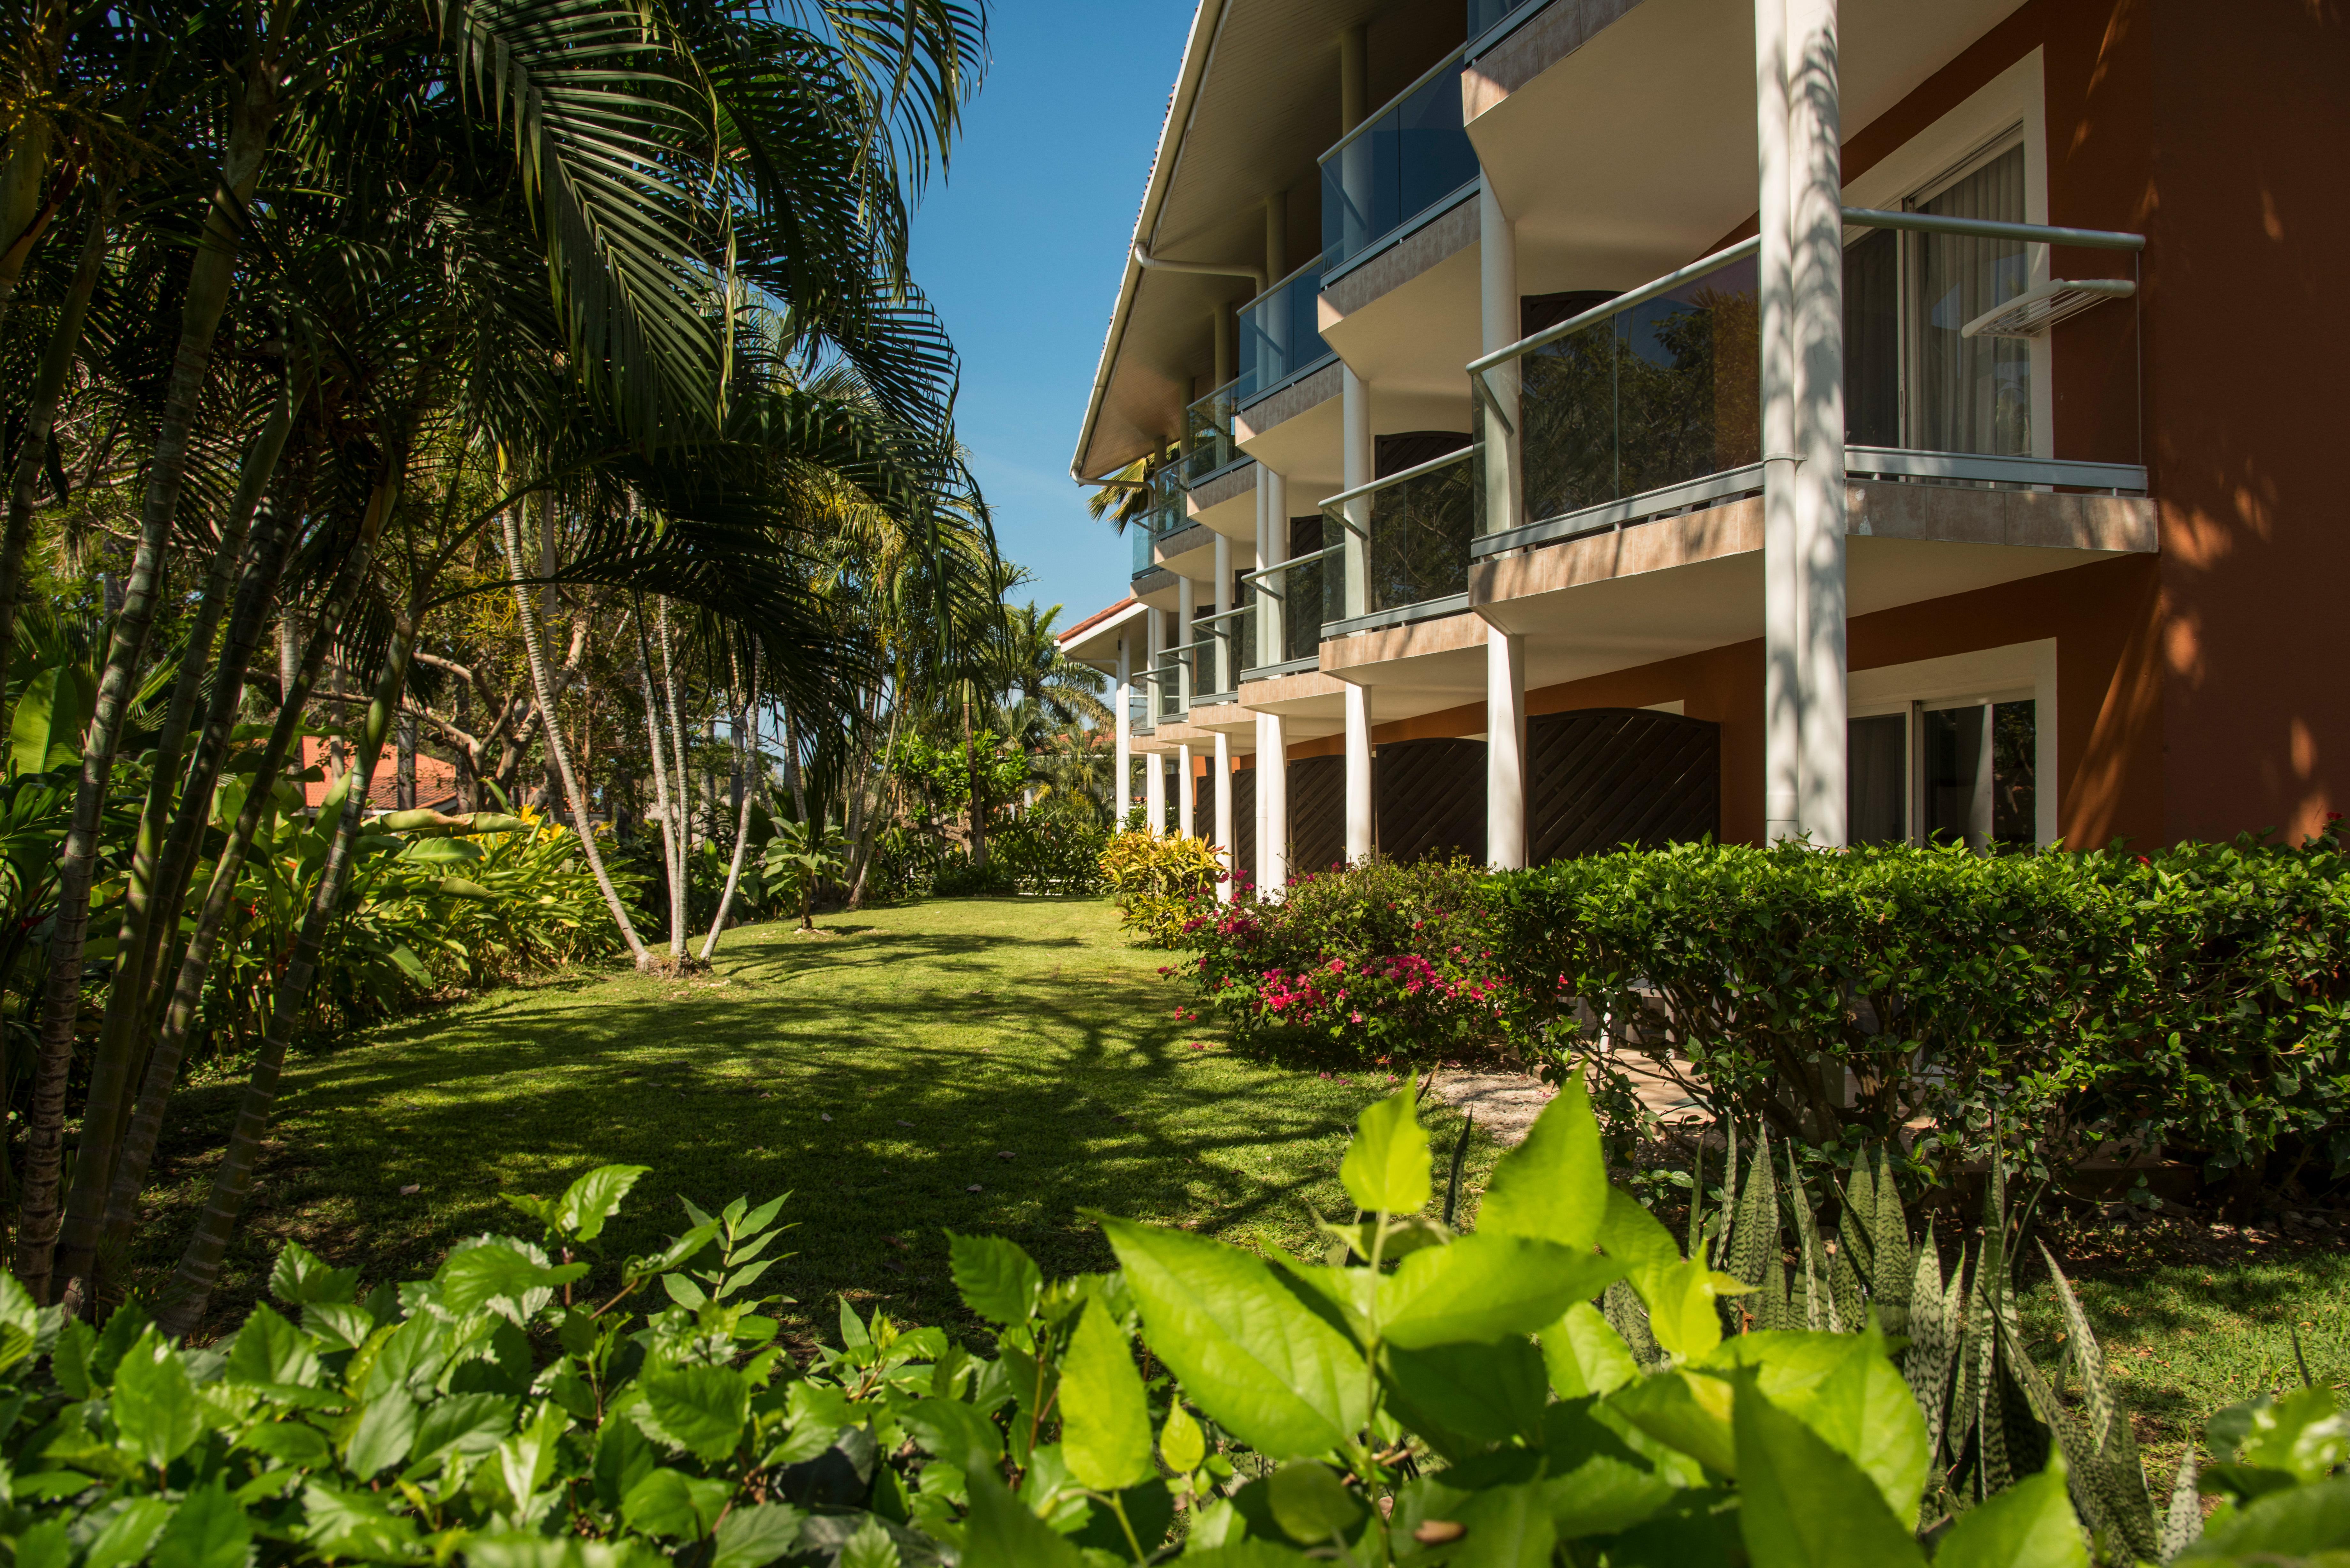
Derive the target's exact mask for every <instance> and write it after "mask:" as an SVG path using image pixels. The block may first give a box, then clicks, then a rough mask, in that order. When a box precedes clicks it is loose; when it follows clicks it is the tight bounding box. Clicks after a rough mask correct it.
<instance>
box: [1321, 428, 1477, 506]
mask: <svg viewBox="0 0 2350 1568" xmlns="http://www.w3.org/2000/svg"><path fill="white" fill-rule="evenodd" d="M1476 455H1477V442H1476V441H1475V440H1474V439H1473V438H1471V441H1470V442H1469V444H1468V445H1467V446H1464V447H1461V448H1460V449H1459V450H1458V451H1455V452H1446V453H1445V454H1444V455H1443V456H1442V457H1431V458H1430V459H1429V460H1428V461H1427V462H1416V463H1414V464H1412V465H1411V466H1410V467H1409V468H1407V469H1404V470H1403V471H1401V472H1397V473H1390V474H1388V475H1387V476H1386V477H1385V478H1383V479H1374V480H1372V481H1371V482H1370V483H1368V484H1357V486H1355V488H1354V489H1352V490H1342V491H1340V492H1338V493H1337V494H1336V495H1326V496H1324V497H1323V498H1322V510H1324V511H1325V512H1327V511H1328V510H1329V509H1330V508H1331V507H1333V506H1344V505H1345V504H1347V502H1349V501H1359V500H1361V499H1362V498H1363V497H1364V496H1366V495H1368V494H1370V493H1372V492H1373V491H1375V490H1385V489H1387V488H1388V486H1389V485H1391V484H1401V483H1403V482H1404V481H1405V480H1407V479H1418V478H1419V476H1420V475H1421V474H1423V473H1430V472H1434V471H1435V470H1437V469H1440V468H1442V467H1444V466H1445V465H1446V464H1447V463H1453V462H1465V461H1466V460H1468V459H1470V458H1472V457H1474V456H1476Z"/></svg>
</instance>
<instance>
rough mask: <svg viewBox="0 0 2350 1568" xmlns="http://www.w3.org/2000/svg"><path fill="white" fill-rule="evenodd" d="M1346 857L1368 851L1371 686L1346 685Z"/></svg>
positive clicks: (1361, 855) (1358, 856) (1354, 858)
mask: <svg viewBox="0 0 2350 1568" xmlns="http://www.w3.org/2000/svg"><path fill="white" fill-rule="evenodd" d="M1343 690H1344V691H1345V692H1346V696H1347V861H1348V863H1349V864H1351V863H1352V862H1354V861H1357V860H1360V859H1362V858H1364V857H1366V856H1367V855H1369V854H1370V852H1371V689H1370V688H1369V687H1367V686H1347V687H1345V688H1344V689H1343Z"/></svg>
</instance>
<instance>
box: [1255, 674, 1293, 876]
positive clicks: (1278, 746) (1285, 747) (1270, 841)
mask: <svg viewBox="0 0 2350 1568" xmlns="http://www.w3.org/2000/svg"><path fill="white" fill-rule="evenodd" d="M1254 793H1255V794H1256V886H1257V894H1258V897H1260V898H1279V897H1280V896H1281V892H1282V889H1283V888H1286V887H1288V886H1289V721H1288V720H1286V719H1284V718H1283V717H1282V716H1281V715H1280V714H1278V713H1259V714H1258V715H1257V716H1256V790H1255V792H1254Z"/></svg>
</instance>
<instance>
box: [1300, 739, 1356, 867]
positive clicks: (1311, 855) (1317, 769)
mask: <svg viewBox="0 0 2350 1568" xmlns="http://www.w3.org/2000/svg"><path fill="white" fill-rule="evenodd" d="M1346 857H1347V759H1346V758H1344V757H1305V758H1303V759H1301V760H1299V761H1297V762H1294V763H1290V764H1289V874H1290V875H1291V876H1292V877H1303V876H1305V874H1306V873H1307V872H1309V871H1311V872H1321V871H1327V870H1328V869H1330V867H1333V866H1335V865H1336V864H1337V863H1338V862H1339V861H1341V860H1344V859H1345V858H1346Z"/></svg>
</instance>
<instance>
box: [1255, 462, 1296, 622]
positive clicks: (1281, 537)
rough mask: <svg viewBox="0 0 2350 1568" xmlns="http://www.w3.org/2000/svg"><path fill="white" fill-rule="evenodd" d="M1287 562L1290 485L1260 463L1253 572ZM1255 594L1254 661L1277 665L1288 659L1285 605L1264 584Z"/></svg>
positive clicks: (1257, 478)
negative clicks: (1284, 618) (1254, 569)
mask: <svg viewBox="0 0 2350 1568" xmlns="http://www.w3.org/2000/svg"><path fill="white" fill-rule="evenodd" d="M1287 559H1289V483H1288V481H1287V480H1285V479H1284V478H1283V477H1282V476H1281V475H1280V474H1278V473H1275V472H1274V471H1273V470H1272V469H1270V468H1267V467H1266V466H1265V465H1264V464H1263V462H1258V464H1257V465H1256V569H1257V570H1258V571H1260V572H1261V571H1263V570H1264V569H1265V568H1266V567H1267V566H1279V565H1281V563H1282V562H1284V561H1285V560H1287ZM1254 591H1255V594H1256V661H1257V662H1258V663H1259V664H1279V663H1282V662H1283V661H1284V659H1287V658H1288V651H1289V643H1288V640H1287V639H1286V636H1285V634H1284V632H1283V630H1282V628H1283V625H1284V621H1283V616H1284V613H1285V608H1284V601H1283V600H1281V599H1279V598H1277V597H1274V593H1273V591H1272V590H1271V589H1268V588H1267V587H1265V586H1264V585H1263V583H1259V584H1258V585H1257V587H1256V588H1255V590H1254Z"/></svg>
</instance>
